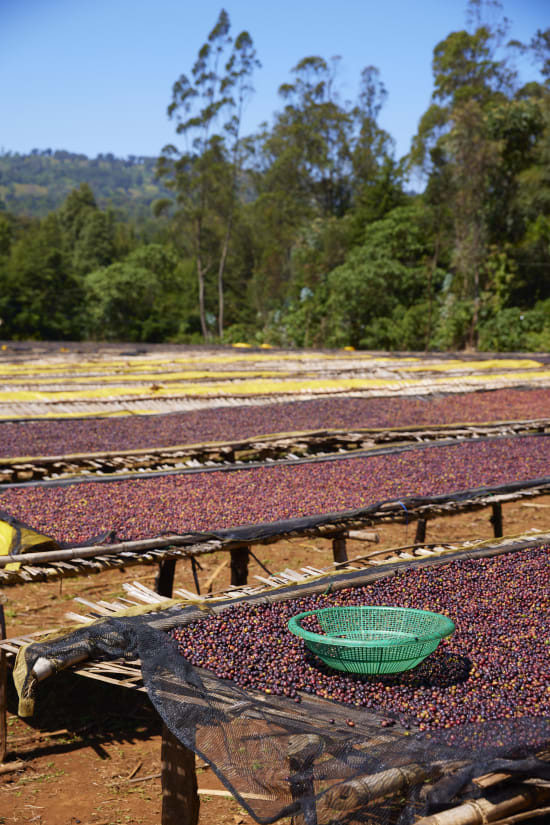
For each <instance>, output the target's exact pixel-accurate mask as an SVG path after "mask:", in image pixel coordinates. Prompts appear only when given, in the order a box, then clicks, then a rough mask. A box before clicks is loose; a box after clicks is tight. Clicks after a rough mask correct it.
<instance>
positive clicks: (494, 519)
mask: <svg viewBox="0 0 550 825" xmlns="http://www.w3.org/2000/svg"><path fill="white" fill-rule="evenodd" d="M491 507H492V510H493V514H492V516H491V518H490V519H489V521H490V522H491V524H492V525H493V533H494V535H495V538H496V539H499V538H501V536H502V535H503V530H502V504H501V503H500V501H497V502H496V504H492V505H491Z"/></svg>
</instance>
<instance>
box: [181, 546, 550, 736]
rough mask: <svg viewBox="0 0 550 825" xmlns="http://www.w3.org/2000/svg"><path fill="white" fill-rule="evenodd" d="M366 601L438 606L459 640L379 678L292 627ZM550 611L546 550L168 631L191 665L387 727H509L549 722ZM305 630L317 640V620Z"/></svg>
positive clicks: (398, 577) (247, 607)
mask: <svg viewBox="0 0 550 825" xmlns="http://www.w3.org/2000/svg"><path fill="white" fill-rule="evenodd" d="M358 605H390V606H399V607H408V608H420V609H423V610H434V611H437V612H438V613H443V614H445V615H447V616H449V617H450V618H451V619H452V620H453V622H455V624H456V632H455V633H454V634H453V635H452V636H450V637H449V638H448V639H445V640H444V641H443V642H441V644H440V645H439V647H438V648H437V650H436V651H435V652H434V653H432V654H431V655H430V656H429V657H428V658H427V659H425V660H424V662H423V663H421V664H420V665H419V666H418V667H416V668H415V669H414V670H411V671H408V672H406V673H400V674H395V675H386V676H381V675H376V676H374V675H357V674H351V673H342V672H338V671H334V670H331V669H330V668H329V667H327V666H326V665H324V664H323V663H322V662H321V661H320V660H319V659H317V658H316V657H315V656H314V655H313V654H311V653H309V652H308V651H307V649H306V648H305V646H304V642H303V640H301V639H299V638H297V637H296V636H294V635H292V634H291V633H290V632H289V631H288V629H287V623H288V620H289V619H290V618H291V617H292V616H294V615H296V614H298V613H301V612H302V611H308V610H318V609H320V608H325V607H336V606H339V607H343V606H346V607H348V606H358ZM549 607H550V550H549V548H548V546H542V547H537V548H534V549H529V550H523V551H520V552H516V553H508V554H504V555H499V556H495V557H492V558H477V559H465V560H454V561H452V562H450V563H448V564H445V565H440V566H437V567H436V566H434V567H425V568H422V569H418V568H416V569H408V570H401V571H398V572H397V573H396V574H395V575H394V576H392V577H390V578H385V579H381V580H379V581H375V582H372V583H370V584H368V585H366V586H362V587H358V588H352V589H347V590H342V591H340V592H337V593H333V594H331V593H329V594H325V595H316V596H307V597H303V598H297V599H293V600H291V601H286V602H279V603H275V604H269V605H265V604H264V605H262V604H247V603H243V604H241V605H238V606H235V607H232V608H230V609H229V610H227V611H225V612H224V613H222V614H219V615H217V616H208V617H206V618H204V619H201V620H199V621H197V622H193V623H191V624H189V625H186V626H185V627H182V628H176V629H174V630H172V631H171V632H170V635H171V636H172V638H173V639H175V640H176V642H177V644H178V648H179V651H180V653H182V655H183V656H185V657H186V659H188V660H189V661H190V662H191V663H192V664H193V665H195V666H198V667H201V668H206V669H208V670H212V671H213V672H214V673H215V674H216V675H217V676H218V677H220V678H222V679H231V680H234V681H235V682H237V684H238V685H240V686H241V687H243V688H246V689H258V690H261V691H263V692H265V693H267V694H273V695H276V696H287V697H290V698H294V699H295V701H298V702H299V701H300V696H299V694H300V692H302V693H303V692H305V693H307V694H312V695H317V696H319V697H320V698H323V699H331V700H334V701H337V702H342V703H345V704H348V705H354V706H357V707H364V708H369V709H376V710H377V711H378V712H381V713H382V714H384V718H383V719H382V721H381V725H382V726H383V727H388V726H391V725H393V724H395V723H397V724H398V725H401V727H403V728H405V729H410V728H411V727H412V728H417V729H419V730H420V731H423V730H436V729H442V728H443V729H447V730H448V729H451V728H455V727H460V726H465V725H480V724H483V723H485V722H489V723H492V722H495V721H499V720H503V721H505V723H506V726H509V724H510V720H515V719H523V720H525V718H527V717H530V718H533V719H536V718H539V717H548V715H550V684H549V683H548V650H549V641H548V633H547V630H548V628H547V615H548V608H549ZM306 622H307V623H308V624H309V629H311V630H314V631H315V632H319V630H318V627H317V625H316V623H315V619H314V617H309V618H308V619H307V620H305V621H304V625H305V623H306ZM534 724H535V727H536V722H535V723H534ZM352 726H353V723H352ZM494 730H495V731H496V733H495V735H497V736H498V727H494ZM448 741H449V743H452V741H453V739H452V735H450V737H449V739H448Z"/></svg>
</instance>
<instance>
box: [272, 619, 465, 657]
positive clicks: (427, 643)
mask: <svg viewBox="0 0 550 825" xmlns="http://www.w3.org/2000/svg"><path fill="white" fill-rule="evenodd" d="M306 616H316V617H317V621H318V622H319V625H320V626H321V629H322V631H323V632H322V633H313V632H312V631H310V630H306V629H305V628H303V627H302V625H301V622H302V620H303V619H304V618H305V617H306ZM288 629H289V630H290V631H291V632H292V633H294V634H295V635H296V636H300V637H301V638H302V639H304V641H305V643H306V645H307V647H308V648H309V649H310V650H311V651H312V653H315V655H316V656H318V657H319V658H320V659H322V660H323V662H325V664H327V665H329V667H332V668H335V669H336V670H345V671H347V672H349V673H401V672H402V671H404V670H411V668H413V667H416V666H417V665H419V664H420V662H422V661H423V660H424V659H425V658H426V656H429V654H430V653H433V651H434V650H435V649H436V647H437V646H438V644H439V642H440V641H441V639H443V638H444V637H445V636H450V635H451V633H453V632H454V629H455V626H454V622H452V621H451V619H449V618H448V617H447V616H443V615H441V613H432V612H430V611H429V610H414V609H412V608H409V607H326V608H323V609H321V610H308V611H307V612H306V613H299V614H298V615H297V616H293V617H292V618H291V619H290V621H289V623H288Z"/></svg>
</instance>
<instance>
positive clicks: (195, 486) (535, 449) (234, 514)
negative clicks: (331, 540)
mask: <svg viewBox="0 0 550 825" xmlns="http://www.w3.org/2000/svg"><path fill="white" fill-rule="evenodd" d="M549 462H550V437H547V436H542V435H541V436H515V437H512V438H495V439H479V440H476V441H469V442H459V443H456V444H451V445H449V444H440V445H433V446H429V447H423V448H415V449H410V448H409V449H404V450H394V451H388V452H386V453H384V454H370V455H363V456H361V457H352V458H348V457H343V458H338V459H334V460H323V461H320V460H319V461H312V462H308V463H300V464H299V463H292V464H280V465H267V466H262V467H253V468H247V469H238V470H234V469H230V470H225V471H219V470H213V471H200V472H187V473H175V474H172V475H164V476H155V477H151V478H141V479H130V480H128V479H124V480H119V481H117V480H105V481H79V482H74V483H57V484H55V483H53V482H50V483H48V484H43V485H38V484H37V485H29V486H27V485H19V486H17V487H9V488H4V489H3V490H2V491H1V493H0V508H1V509H3V510H4V511H7V512H8V513H9V514H10V515H12V516H13V517H14V518H16V519H19V520H21V521H23V522H25V523H27V524H29V525H31V526H32V527H33V528H34V529H35V530H38V531H39V532H42V533H46V534H47V535H49V536H51V537H52V538H54V539H56V540H57V541H59V542H65V543H70V544H78V543H80V542H88V543H89V542H91V541H93V540H97V539H98V538H99V537H105V536H106V535H110V536H112V537H116V539H117V540H121V541H131V540H137V539H145V538H153V537H155V536H160V535H162V534H163V533H176V534H182V533H190V532H208V531H211V532H212V531H215V530H220V529H223V528H232V527H238V526H243V525H254V524H261V523H265V522H268V523H274V522H279V521H282V520H287V519H297V518H301V517H311V516H315V515H325V514H330V513H346V512H349V511H354V510H362V509H365V508H368V507H371V506H372V505H374V504H376V503H379V502H382V501H386V500H392V501H395V500H400V499H405V498H407V497H408V496H432V497H433V496H453V495H456V494H457V493H459V492H461V491H464V492H466V491H472V490H478V489H479V488H484V487H491V488H494V487H498V486H502V485H506V484H512V483H515V484H516V485H517V484H527V483H529V482H532V481H533V480H535V479H543V478H545V477H547V476H548V466H549Z"/></svg>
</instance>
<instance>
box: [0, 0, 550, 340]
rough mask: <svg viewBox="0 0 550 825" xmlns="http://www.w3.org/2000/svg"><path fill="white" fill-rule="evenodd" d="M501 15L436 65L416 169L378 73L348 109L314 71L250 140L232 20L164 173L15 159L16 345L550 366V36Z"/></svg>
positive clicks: (285, 87) (211, 45)
mask: <svg viewBox="0 0 550 825" xmlns="http://www.w3.org/2000/svg"><path fill="white" fill-rule="evenodd" d="M490 6H491V11H492V16H491V21H492V22H491V23H488V22H486V21H485V20H484V18H483V13H484V8H485V6H484V3H483V2H482V0H470V2H469V3H468V9H467V10H468V18H467V19H468V25H467V27H466V28H464V29H463V30H461V31H454V32H450V33H449V34H448V36H447V37H446V38H445V39H444V40H442V41H441V42H440V43H437V44H434V50H433V56H432V67H433V94H432V100H431V103H430V105H429V107H428V109H427V110H426V111H425V112H424V113H422V112H419V128H418V132H417V134H416V136H415V138H414V140H413V144H412V147H411V151H410V153H409V154H408V155H407V156H406V157H404V158H396V157H395V153H394V148H393V140H392V136H391V135H390V134H388V133H387V132H385V131H384V130H383V129H382V128H381V127H380V125H379V122H378V118H379V115H380V111H381V109H382V107H383V105H384V101H385V98H386V94H387V92H386V89H385V86H384V83H383V78H382V77H381V76H380V73H379V71H378V69H377V68H376V67H374V66H371V65H368V64H367V65H366V66H365V68H364V69H363V71H362V73H361V76H360V78H358V80H359V93H358V95H357V97H356V99H355V100H350V101H348V100H345V98H344V95H343V94H341V93H340V89H339V87H338V60H339V59H338V58H333V59H331V60H327V59H324V58H323V57H320V56H316V55H313V56H307V57H305V58H304V59H302V60H300V61H299V62H298V63H297V65H296V66H294V67H293V68H292V69H291V70H290V77H289V79H288V80H286V81H285V82H283V83H282V85H281V86H280V89H279V94H280V107H279V109H278V111H277V112H275V113H274V115H273V119H272V123H271V124H264V125H263V127H262V130H261V131H260V132H259V133H258V134H254V135H243V134H242V128H241V124H242V114H243V111H244V107H245V105H246V102H247V100H248V99H249V97H250V95H252V94H253V86H254V75H255V73H256V72H257V71H259V70H260V64H259V59H258V56H257V55H256V50H255V47H254V43H253V41H252V38H251V36H250V34H249V33H248V32H246V31H244V32H241V33H240V34H238V35H237V36H236V37H234V38H233V37H232V35H231V25H230V20H229V17H228V15H227V13H226V12H225V11H223V10H222V12H221V13H220V15H219V18H218V20H217V22H216V24H215V26H214V28H213V29H212V31H211V32H210V33H209V35H208V38H207V40H206V41H205V43H204V45H203V46H202V47H200V48H198V50H197V60H196V63H195V64H194V65H193V66H192V67H184V68H186V70H187V73H186V74H182V75H181V76H180V77H179V78H178V79H177V80H176V82H175V84H174V87H173V94H172V99H171V101H170V102H169V106H168V114H169V115H170V117H171V118H172V120H173V122H174V144H173V145H170V146H166V147H165V148H164V149H163V151H162V153H161V155H160V157H159V158H157V159H156V161H155V163H153V161H152V160H150V159H135V158H129V159H128V160H127V161H120V160H118V161H117V160H116V159H113V158H111V157H110V156H108V155H107V156H100V157H99V158H97V159H96V160H95V161H92V160H89V161H88V160H87V159H86V158H83V157H82V156H75V155H70V154H69V153H66V152H49V151H48V152H36V153H33V154H32V155H31V156H30V157H22V156H21V157H20V156H15V157H14V156H11V157H6V156H4V157H3V158H0V172H1V174H2V179H1V180H0V193H2V199H3V206H4V209H3V211H1V212H0V317H1V318H2V337H4V338H19V339H20V338H50V339H69V338H73V339H81V338H91V339H94V338H97V339H104V340H131V341H164V340H166V341H175V342H198V341H207V342H208V341H211V342H215V341H224V342H231V341H233V342H235V341H247V342H249V343H257V344H259V343H263V342H265V343H269V344H273V345H278V344H280V345H285V346H297V347H303V346H306V347H307V346H315V347H342V346H353V347H362V348H371V349H372V348H376V349H399V350H424V349H441V350H450V349H459V348H464V347H470V348H477V349H482V350H522V349H524V350H550V29H546V30H545V31H540V30H539V31H537V32H534V33H533V36H532V38H531V40H530V41H529V42H527V43H518V42H509V40H508V29H507V21H506V19H505V18H504V17H503V18H502V20H501V21H500V22H499V21H498V20H497V22H496V23H495V22H494V21H495V16H494V9H495V3H494V2H493V3H491V4H490ZM496 6H497V7H498V3H496ZM519 55H521V56H523V57H524V58H529V59H530V60H531V61H532V65H533V66H535V67H536V69H535V71H536V73H537V77H538V79H536V80H534V81H532V82H530V83H528V84H526V85H525V84H523V85H522V83H521V82H520V80H519V76H518V74H517V72H516V69H515V62H516V58H517V57H518V56H519ZM390 91H391V90H390ZM8 166H9V167H10V169H11V172H10V175H12V178H10V181H11V180H13V183H11V182H10V183H9V185H8V183H7V181H8V178H7V177H6V175H7V172H6V169H7V167H8ZM16 174H17V175H18V176H19V177H18V179H17V181H15V178H14V177H13V176H14V175H16ZM412 175H416V176H418V175H421V176H422V179H423V182H424V184H423V187H421V188H423V191H422V193H421V194H412V193H411V191H410V183H409V180H410V179H411V176H412ZM161 186H162V187H164V191H163V190H162V189H161ZM64 187H65V188H64ZM42 189H44V190H45V197H48V198H49V197H52V198H54V197H55V198H57V197H62V199H63V200H62V203H61V204H59V201H57V200H55V201H54V200H52V201H51V203H48V210H47V214H44V213H42V212H41V211H40V208H41V207H40V208H39V207H38V205H37V204H38V199H39V198H40V197H41V194H40V193H41V192H42ZM54 193H55V196H54ZM13 198H16V199H15V200H13ZM26 199H29V201H28V202H29V204H31V206H32V208H31V207H29V208H26V207H25V208H24V209H21V208H20V206H23V205H24V203H25V202H26ZM33 199H36V200H33ZM33 203H34V206H33V205H32V204H33ZM148 204H149V206H148Z"/></svg>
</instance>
